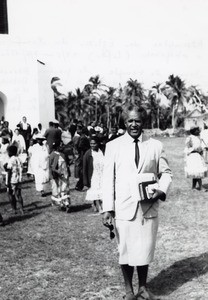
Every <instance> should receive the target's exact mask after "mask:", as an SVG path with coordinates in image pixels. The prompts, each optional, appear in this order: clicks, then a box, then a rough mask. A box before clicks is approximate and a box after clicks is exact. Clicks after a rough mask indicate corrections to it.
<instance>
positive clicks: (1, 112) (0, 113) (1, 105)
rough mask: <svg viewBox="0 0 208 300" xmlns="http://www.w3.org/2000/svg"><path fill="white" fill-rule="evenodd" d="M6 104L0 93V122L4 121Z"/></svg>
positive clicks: (4, 97)
mask: <svg viewBox="0 0 208 300" xmlns="http://www.w3.org/2000/svg"><path fill="white" fill-rule="evenodd" d="M6 104H7V98H6V96H5V94H3V93H2V92H0V120H2V118H3V119H5V120H6V116H5V114H6Z"/></svg>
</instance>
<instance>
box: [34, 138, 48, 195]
mask: <svg viewBox="0 0 208 300" xmlns="http://www.w3.org/2000/svg"><path fill="white" fill-rule="evenodd" d="M31 165H32V169H33V172H34V175H35V187H36V190H37V191H38V192H40V191H42V190H44V185H45V184H46V183H47V182H49V154H48V149H47V147H46V146H45V145H43V146H40V145H39V144H35V145H33V154H32V157H31Z"/></svg>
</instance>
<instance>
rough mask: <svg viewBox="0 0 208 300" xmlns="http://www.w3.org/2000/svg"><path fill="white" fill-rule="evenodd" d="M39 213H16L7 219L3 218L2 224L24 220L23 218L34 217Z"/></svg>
mask: <svg viewBox="0 0 208 300" xmlns="http://www.w3.org/2000/svg"><path fill="white" fill-rule="evenodd" d="M39 214H40V213H38V212H35V213H32V214H27V213H25V214H24V215H19V214H17V215H13V216H10V217H8V218H7V219H4V226H6V225H9V224H12V223H15V222H20V221H24V220H27V219H31V218H34V217H36V216H37V215H39Z"/></svg>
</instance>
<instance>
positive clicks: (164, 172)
mask: <svg viewBox="0 0 208 300" xmlns="http://www.w3.org/2000/svg"><path fill="white" fill-rule="evenodd" d="M158 177H159V187H158V188H159V190H161V191H162V192H164V193H165V194H167V192H168V189H169V187H170V184H171V182H172V172H171V169H170V167H169V164H168V160H167V157H166V154H165V151H164V149H163V146H162V148H161V152H160V157H159V170H158Z"/></svg>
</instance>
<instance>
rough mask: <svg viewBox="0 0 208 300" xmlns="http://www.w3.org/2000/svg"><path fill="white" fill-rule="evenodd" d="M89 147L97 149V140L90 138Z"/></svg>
mask: <svg viewBox="0 0 208 300" xmlns="http://www.w3.org/2000/svg"><path fill="white" fill-rule="evenodd" d="M90 147H91V149H92V150H94V151H96V150H98V144H97V142H96V141H95V140H91V141H90Z"/></svg>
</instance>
